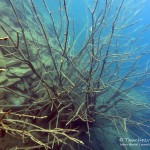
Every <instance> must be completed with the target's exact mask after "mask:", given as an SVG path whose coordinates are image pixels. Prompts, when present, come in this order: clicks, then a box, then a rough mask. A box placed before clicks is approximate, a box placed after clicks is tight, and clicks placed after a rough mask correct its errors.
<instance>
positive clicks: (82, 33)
mask: <svg viewBox="0 0 150 150" xmlns="http://www.w3.org/2000/svg"><path fill="white" fill-rule="evenodd" d="M133 2H134V1H131V0H127V1H125V0H121V1H120V2H119V3H116V2H114V1H112V0H105V1H103V2H101V1H99V0H96V1H93V2H92V5H90V4H89V3H88V1H85V3H84V5H85V6H86V7H85V10H83V13H84V15H85V16H86V17H85V20H84V21H83V20H82V21H83V22H84V23H83V25H82V28H81V29H80V28H78V29H76V28H77V23H78V21H79V20H77V18H76V19H73V16H72V15H71V12H70V9H71V10H72V6H71V5H73V4H74V3H75V1H72V0H71V1H66V0H63V1H61V0H58V1H57V2H56V1H54V2H52V1H51V2H48V1H46V0H41V1H40V3H41V8H42V12H41V11H40V8H39V6H37V4H36V1H34V0H20V1H19V2H18V1H15V0H14V1H12V0H7V1H5V0H2V1H1V2H0V4H1V5H2V6H3V8H0V14H4V13H5V15H3V17H2V19H0V23H1V24H0V26H1V28H0V33H1V36H0V62H2V63H1V64H0V74H1V79H0V99H1V100H0V106H1V108H0V129H1V130H0V137H3V138H5V139H6V140H9V139H10V138H12V137H13V138H14V141H13V142H12V143H11V144H8V143H7V141H6V143H5V144H4V143H3V145H4V148H5V149H6V148H7V147H9V148H15V149H37V148H39V149H40V148H45V149H55V150H56V149H57V150H59V149H60V150H63V149H64V150H67V149H91V148H92V146H93V145H92V144H91V143H90V142H91V141H92V140H93V137H92V131H94V128H97V129H99V132H101V133H102V132H103V134H104V133H105V132H110V129H109V128H111V130H113V134H114V135H115V138H116V139H117V138H119V137H120V136H121V137H132V136H137V137H138V136H139V135H138V134H137V133H134V132H133V131H132V129H131V127H137V128H139V129H140V130H141V131H142V132H144V133H146V134H147V135H148V136H149V133H148V132H147V129H146V128H147V127H149V124H147V122H148V120H146V119H144V118H143V117H142V113H140V112H144V111H145V110H149V109H150V106H149V104H148V103H146V101H144V100H143V96H141V97H140V94H139V95H137V96H138V97H136V96H135V95H134V94H135V90H137V91H138V88H139V87H140V88H142V90H143V92H144V95H146V93H148V90H149V87H147V86H145V85H144V83H145V82H146V81H147V80H148V79H149V73H150V69H149V67H148V65H147V64H148V62H146V63H145V62H142V60H144V58H145V56H146V55H149V52H148V51H147V48H148V47H149V45H139V43H138V42H139V41H140V38H141V37H142V35H143V34H144V32H146V31H147V30H148V29H149V25H148V26H146V27H140V28H139V27H137V26H136V25H137V24H138V23H139V22H140V21H141V20H135V19H134V18H135V16H136V15H137V14H138V12H139V11H140V10H138V6H139V5H140V4H141V3H142V2H140V3H137V5H136V6H133V5H132V3H133ZM47 3H51V4H52V3H53V4H54V3H58V4H57V6H56V8H52V10H51V9H50V8H49V7H50V6H49V5H48V4H47ZM53 9H54V10H55V9H56V12H55V11H54V10H53ZM6 10H8V11H7V13H6ZM82 21H81V22H82ZM135 26H136V28H135ZM129 28H130V30H129ZM129 31H130V32H129ZM81 39H82V40H81ZM141 94H142V91H141ZM133 111H134V112H135V113H133ZM83 135H84V137H86V140H83V139H84V138H83ZM115 138H114V141H115ZM87 141H88V142H87ZM93 141H94V140H93ZM0 142H1V141H0ZM117 142H118V141H117ZM1 143H2V142H1ZM100 147H101V148H102V147H103V145H102V144H101V145H100ZM95 150H96V148H95Z"/></svg>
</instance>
